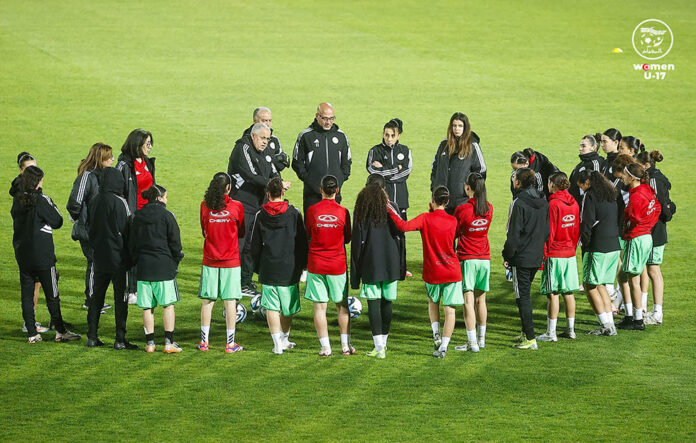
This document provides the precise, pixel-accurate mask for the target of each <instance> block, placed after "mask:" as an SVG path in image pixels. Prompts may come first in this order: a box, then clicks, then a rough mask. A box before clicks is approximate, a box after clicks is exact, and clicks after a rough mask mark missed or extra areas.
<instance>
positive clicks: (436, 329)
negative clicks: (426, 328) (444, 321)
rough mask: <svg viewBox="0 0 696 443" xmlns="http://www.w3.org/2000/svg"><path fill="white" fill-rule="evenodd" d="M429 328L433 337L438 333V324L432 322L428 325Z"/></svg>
mask: <svg viewBox="0 0 696 443" xmlns="http://www.w3.org/2000/svg"><path fill="white" fill-rule="evenodd" d="M430 327H431V328H432V329H433V336H434V335H435V334H439V333H440V322H439V321H434V322H432V323H430Z"/></svg>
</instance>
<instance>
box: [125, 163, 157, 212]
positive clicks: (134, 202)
mask: <svg viewBox="0 0 696 443" xmlns="http://www.w3.org/2000/svg"><path fill="white" fill-rule="evenodd" d="M134 161H135V159H132V158H131V157H130V155H128V154H124V153H122V154H121V155H119V156H118V163H117V164H116V169H117V170H119V171H121V174H122V175H123V180H124V181H125V183H126V185H125V189H124V190H123V193H122V195H123V196H124V197H126V201H127V202H128V208H129V209H130V211H131V213H135V211H136V210H137V209H138V193H142V192H143V191H144V190H145V189H138V179H137V178H136V176H135V166H134V165H133V162H134ZM143 161H145V164H146V165H147V169H148V171H150V174H152V184H153V185H154V184H156V183H157V180H156V179H155V157H152V158H150V157H143Z"/></svg>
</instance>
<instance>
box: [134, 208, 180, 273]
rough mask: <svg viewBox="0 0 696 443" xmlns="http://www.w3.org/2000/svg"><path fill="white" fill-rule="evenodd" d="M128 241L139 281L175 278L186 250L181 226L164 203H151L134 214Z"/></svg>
mask: <svg viewBox="0 0 696 443" xmlns="http://www.w3.org/2000/svg"><path fill="white" fill-rule="evenodd" d="M129 243H130V252H131V256H132V257H133V261H134V262H135V265H136V266H137V278H138V280H143V281H168V280H173V279H174V277H176V274H177V267H178V266H179V262H180V261H181V259H183V258H184V252H183V251H182V248H181V236H180V234H179V225H178V224H177V222H176V218H175V217H174V214H172V213H171V212H169V211H168V210H167V207H166V205H165V204H164V203H162V202H160V201H154V202H150V203H148V204H146V205H145V206H143V207H142V208H140V209H139V210H138V211H137V212H136V213H135V216H134V217H133V226H132V228H131V236H130V241H129Z"/></svg>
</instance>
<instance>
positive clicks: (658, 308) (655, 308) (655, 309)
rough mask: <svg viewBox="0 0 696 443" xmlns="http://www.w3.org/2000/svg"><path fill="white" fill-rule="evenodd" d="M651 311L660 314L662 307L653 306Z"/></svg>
mask: <svg viewBox="0 0 696 443" xmlns="http://www.w3.org/2000/svg"><path fill="white" fill-rule="evenodd" d="M653 311H655V313H660V314H662V305H653Z"/></svg>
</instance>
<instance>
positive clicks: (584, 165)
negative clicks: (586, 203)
mask: <svg viewBox="0 0 696 443" xmlns="http://www.w3.org/2000/svg"><path fill="white" fill-rule="evenodd" d="M579 157H580V163H578V164H577V166H575V168H574V169H573V172H571V173H570V177H568V180H570V188H569V189H568V192H570V195H572V196H573V198H575V201H576V202H577V203H578V204H580V203H582V195H583V191H582V189H580V188H579V187H578V183H577V181H578V174H579V173H580V171H584V170H585V169H589V170H591V171H598V172H600V173H602V174H603V173H604V171H605V169H606V164H607V161H606V160H605V159H604V157H600V156H599V154H598V153H597V152H596V151H595V152H588V153H587V154H580V155H579Z"/></svg>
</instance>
